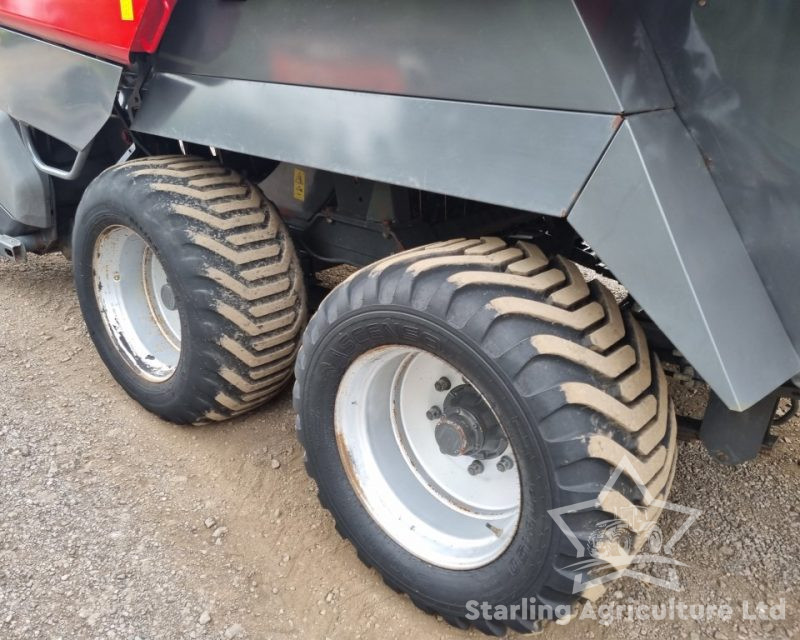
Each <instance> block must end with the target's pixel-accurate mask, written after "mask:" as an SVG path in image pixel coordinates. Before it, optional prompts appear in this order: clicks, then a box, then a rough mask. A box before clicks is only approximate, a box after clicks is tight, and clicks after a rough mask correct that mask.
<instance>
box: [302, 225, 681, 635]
mask: <svg viewBox="0 0 800 640" xmlns="http://www.w3.org/2000/svg"><path fill="white" fill-rule="evenodd" d="M387 344H406V345H410V346H416V347H420V348H426V349H428V350H431V351H434V352H435V353H436V354H437V355H439V356H440V357H442V358H443V359H445V360H447V361H449V362H450V363H451V364H452V365H453V366H455V367H456V368H457V369H459V370H460V371H461V372H462V373H463V374H464V375H465V376H466V377H467V378H469V379H470V380H471V381H472V382H473V383H474V384H475V385H476V386H477V387H478V388H479V390H480V391H481V393H482V394H483V395H484V396H485V397H486V398H487V400H488V401H489V403H490V404H491V405H492V407H493V408H495V410H496V412H497V414H498V418H499V419H500V422H501V424H503V425H504V427H505V430H506V432H507V435H508V437H509V439H510V441H511V444H512V446H513V447H514V451H515V454H516V458H517V461H518V468H519V471H520V474H521V483H522V496H523V498H522V511H521V516H520V524H519V528H518V530H517V533H516V535H515V538H514V539H513V541H512V542H511V544H510V546H509V547H508V548H507V549H506V551H505V552H504V553H503V554H502V555H500V556H499V557H498V558H497V559H495V560H494V561H492V562H491V563H490V564H488V565H485V566H483V567H480V568H478V569H471V570H467V571H454V570H448V569H444V568H440V567H436V566H433V565H431V564H428V563H425V562H423V561H422V560H420V559H418V558H417V557H415V556H413V555H412V554H410V553H409V552H407V551H406V550H405V549H404V548H402V547H400V546H399V545H398V544H396V543H395V542H394V541H393V540H392V539H391V538H390V537H389V536H388V535H387V534H386V533H385V532H384V530H383V529H382V528H381V527H380V526H378V524H377V523H376V522H375V521H374V520H373V519H372V518H371V516H370V515H369V513H368V512H367V510H366V509H365V508H364V506H363V504H362V502H361V500H360V499H359V497H358V494H357V492H355V491H354V490H353V487H352V486H351V483H350V481H349V480H348V477H347V475H346V473H345V470H344V466H343V464H342V459H341V457H340V453H339V449H338V446H337V442H336V438H335V432H334V424H333V409H334V399H335V397H336V392H337V389H338V384H339V381H340V380H341V379H342V377H343V375H344V373H345V371H346V370H347V368H348V366H349V365H350V363H351V362H352V361H353V360H354V359H355V358H356V357H357V356H359V355H361V354H362V353H365V352H366V351H368V350H370V349H373V348H376V347H380V346H383V345H387ZM295 378H296V382H295V387H294V389H295V391H294V398H295V407H296V410H297V413H298V423H297V428H298V434H299V438H300V441H301V442H302V444H303V446H304V448H305V451H306V467H307V470H308V473H309V474H310V475H311V476H312V477H313V478H314V479H315V480H316V483H317V486H318V494H319V499H320V501H321V503H322V505H323V506H324V507H325V508H327V509H328V510H329V511H330V512H331V513H332V514H333V517H334V519H335V521H336V526H337V529H338V531H339V532H340V534H341V535H342V536H343V537H345V538H348V539H349V540H350V541H351V542H352V543H353V544H354V545H355V547H356V549H357V551H358V554H359V557H360V558H361V559H362V560H363V561H364V562H365V563H366V564H367V565H369V566H372V567H374V568H375V569H377V571H379V572H380V573H381V574H382V576H383V578H384V580H385V582H386V583H387V584H388V585H389V586H390V587H392V588H393V589H395V590H397V591H400V592H404V593H407V594H408V595H409V596H410V597H411V599H412V600H413V601H414V603H415V604H416V605H417V606H419V607H420V608H421V609H423V610H424V611H426V612H429V613H431V612H434V613H438V614H440V615H441V616H442V617H443V618H444V619H445V620H447V621H448V622H450V623H451V624H453V625H456V626H458V627H461V628H466V627H467V626H469V624H470V620H468V619H467V613H468V610H467V609H466V607H465V605H466V603H467V602H468V601H469V600H477V601H478V602H483V601H487V602H490V603H492V604H493V605H498V604H504V605H506V606H508V605H511V604H516V603H519V602H520V601H521V600H522V599H524V598H530V597H535V598H536V599H537V600H536V602H538V603H540V604H544V605H548V604H549V605H551V606H553V607H555V606H556V605H568V606H570V614H571V615H575V613H576V612H577V608H576V607H574V606H573V605H575V604H579V603H580V601H582V600H586V599H594V598H596V597H597V596H599V595H600V593H602V591H603V587H598V588H593V589H591V590H587V591H584V592H582V593H577V594H574V593H573V579H574V577H575V575H577V570H576V569H574V568H571V567H570V565H574V564H575V563H576V561H577V560H578V554H577V551H576V550H575V548H574V546H573V545H572V544H571V543H570V542H569V540H568V538H567V536H566V535H564V534H563V533H562V532H561V530H560V529H559V528H558V527H557V526H556V524H555V521H554V520H553V519H552V518H551V517H550V516H549V515H548V513H547V512H548V510H549V509H554V508H557V507H561V506H567V505H572V504H575V503H578V502H584V501H586V500H595V499H598V498H599V496H600V493H601V490H602V489H603V487H604V485H605V484H606V482H607V481H608V480H609V478H610V477H611V476H612V472H613V471H614V469H615V467H616V465H617V464H618V463H619V462H620V460H622V459H623V458H624V459H626V460H627V461H628V462H630V463H631V464H632V465H633V468H635V469H636V471H637V473H640V474H641V478H642V480H643V481H644V482H645V483H646V485H647V488H648V490H649V492H650V494H651V495H649V496H648V495H647V492H644V491H642V490H641V487H637V485H636V484H635V483H634V482H632V481H631V477H629V476H628V475H627V473H623V474H622V476H621V477H620V480H619V481H618V482H617V483H616V485H614V491H611V492H610V493H608V494H607V495H606V496H605V497H604V501H603V503H602V506H601V507H598V508H595V509H589V510H585V511H581V512H580V513H577V514H572V515H566V516H564V518H565V520H566V521H567V522H568V524H569V526H570V528H571V529H572V531H573V532H574V533H575V534H576V535H577V536H578V539H579V540H581V541H582V543H583V544H584V545H589V544H590V539H591V536H592V533H593V531H595V528H596V527H602V523H603V522H607V521H608V520H609V518H613V517H614V515H615V513H617V514H618V513H619V511H618V510H617V509H616V508H618V507H621V506H622V507H625V506H629V507H631V508H632V509H633V511H632V512H630V517H636V514H638V515H640V517H646V518H648V519H649V520H650V521H652V520H654V518H655V517H657V514H658V512H659V508H658V504H657V503H656V504H653V502H652V501H653V500H655V499H665V498H666V496H667V494H668V491H669V488H670V485H671V482H672V476H673V473H674V468H675V456H676V431H677V428H676V422H675V416H674V410H673V408H672V405H671V401H670V399H669V397H668V394H667V384H666V380H665V377H664V373H663V371H662V369H661V367H660V364H659V362H658V360H657V359H656V357H655V356H654V355H652V354H651V353H650V351H649V349H648V347H647V345H646V342H645V338H644V334H643V332H642V330H641V328H640V327H639V326H638V325H637V323H636V322H635V321H634V320H633V318H631V317H630V316H628V315H626V316H625V317H623V316H622V314H621V312H620V310H619V307H618V306H617V304H616V302H615V300H614V298H613V296H612V295H611V293H610V292H609V291H608V290H607V289H605V288H604V287H603V286H602V284H600V283H599V282H596V281H595V282H592V283H590V284H589V285H587V283H586V282H585V281H584V279H583V277H582V275H581V273H580V271H579V270H578V269H577V267H576V266H575V265H574V264H573V263H571V262H569V261H568V260H565V259H562V258H560V257H556V258H554V259H552V260H548V258H546V257H545V256H544V254H543V253H542V252H541V251H540V250H539V249H538V248H537V247H535V246H533V245H530V244H527V243H523V242H520V243H517V244H516V246H514V247H509V246H507V245H506V244H505V243H504V242H503V241H502V240H500V239H498V238H484V239H480V240H452V241H447V242H441V243H437V244H433V245H430V246H427V247H422V248H419V249H415V250H411V251H408V252H405V253H402V254H399V255H396V256H393V257H390V258H387V259H384V260H382V261H380V262H378V263H376V264H374V265H371V266H369V267H366V268H364V269H362V270H361V271H359V272H358V273H356V274H354V275H353V276H351V277H350V278H349V279H348V280H346V281H345V282H344V283H342V284H341V285H339V287H337V288H336V289H335V290H334V291H333V292H332V293H331V294H330V295H329V296H328V297H327V298H326V299H325V301H324V302H323V304H322V306H321V307H320V309H319V310H318V311H317V313H316V314H315V315H314V317H313V318H312V319H311V321H310V323H309V326H308V328H307V330H306V332H305V336H304V338H303V346H302V348H301V351H300V354H299V356H298V359H297V364H296V369H295ZM421 411H423V412H424V407H421ZM612 507H613V509H612ZM606 509H607V510H608V511H606ZM612 511H614V512H615V513H611V512H612ZM633 512H636V514H634V513H633ZM630 523H631V527H632V529H636V531H634V532H632V533H636V532H639V529H637V527H636V525H635V524H634V523H633V520H631V521H630ZM645 540H646V538H645V537H644V536H643V535H638V536H637V535H634V546H636V545H638V546H639V547H640V546H641V545H642V544H643V543H644V542H645ZM603 549H604V551H603V553H600V554H599V555H600V558H601V560H602V563H603V564H602V566H601V570H607V571H612V567H613V566H616V568H617V569H619V568H620V566H621V562H622V564H624V562H625V560H624V558H625V556H623V555H622V554H619V553H616V552H617V551H619V549H614V548H610V547H608V545H606V546H605V547H603ZM472 624H474V625H475V626H476V627H477V628H479V629H480V630H482V631H484V632H485V633H489V634H494V635H501V634H503V633H505V631H506V627H508V628H511V629H514V630H516V631H520V632H528V631H532V630H535V629H537V628H538V627H539V622H538V621H536V620H533V619H530V620H519V619H517V620H513V621H507V622H498V621H496V620H485V619H483V618H478V619H477V620H475V621H473V622H472Z"/></svg>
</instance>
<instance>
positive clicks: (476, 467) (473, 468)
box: [467, 460, 483, 476]
mask: <svg viewBox="0 0 800 640" xmlns="http://www.w3.org/2000/svg"><path fill="white" fill-rule="evenodd" d="M467 471H468V472H469V475H471V476H477V475H478V474H479V473H483V463H482V462H481V461H480V460H475V461H473V463H472V464H471V465H469V466H468V467H467Z"/></svg>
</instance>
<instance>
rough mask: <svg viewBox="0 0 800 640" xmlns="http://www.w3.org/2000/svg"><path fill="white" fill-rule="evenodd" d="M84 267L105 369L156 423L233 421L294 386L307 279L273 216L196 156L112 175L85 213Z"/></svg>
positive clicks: (85, 295) (228, 175) (259, 198)
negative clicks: (294, 366) (160, 421)
mask: <svg viewBox="0 0 800 640" xmlns="http://www.w3.org/2000/svg"><path fill="white" fill-rule="evenodd" d="M131 252H133V253H131ZM140 254H141V256H144V257H141V256H140ZM73 257H74V264H75V285H76V288H77V292H78V299H79V301H80V305H81V310H82V312H83V316H84V319H85V321H86V325H87V327H88V329H89V333H90V335H91V337H92V340H93V341H94V343H95V346H96V347H97V350H98V353H99V354H100V357H101V358H102V359H103V361H104V362H105V364H106V366H107V367H108V368H109V370H110V371H111V373H112V375H113V376H114V378H115V379H116V380H117V381H118V382H119V383H120V384H121V385H122V387H123V388H124V389H125V391H127V392H128V393H129V394H130V395H131V396H132V397H133V398H135V399H136V400H137V401H139V402H140V403H141V404H142V405H143V406H144V407H145V408H147V409H148V410H150V411H152V412H153V413H155V414H157V415H159V416H161V417H162V418H164V419H166V420H170V421H172V422H176V423H180V424H188V423H202V422H208V421H218V420H224V419H226V418H230V417H232V416H235V415H239V414H240V413H243V412H246V411H249V410H250V409H253V408H255V407H257V406H259V405H261V404H263V403H264V402H267V401H268V400H270V399H271V398H273V397H274V396H275V395H277V394H278V393H279V392H280V391H281V390H282V389H283V388H285V386H286V385H287V383H288V382H289V381H290V379H291V375H292V366H293V363H294V358H295V354H296V351H297V348H298V344H299V339H300V332H301V331H302V329H303V326H304V324H305V320H306V300H305V291H304V286H303V277H302V273H301V270H300V267H299V263H298V259H297V256H296V254H295V250H294V247H293V245H292V242H291V239H290V238H289V234H288V232H287V230H286V228H285V226H284V224H283V222H282V221H281V220H280V217H279V215H278V213H277V211H276V209H275V208H274V206H272V205H271V204H270V203H269V202H268V201H267V200H266V198H265V197H264V195H263V194H262V193H261V191H260V190H259V189H258V187H256V186H254V185H252V184H250V183H249V182H247V181H246V180H244V179H243V178H242V177H241V176H239V175H238V174H237V173H235V172H233V171H230V170H229V169H226V168H224V167H221V166H220V165H219V164H218V163H216V162H214V161H210V160H205V159H202V158H194V157H186V156H164V157H151V158H145V159H141V160H134V161H131V162H128V163H125V164H122V165H119V166H116V167H112V168H111V169H108V170H107V171H105V172H104V173H102V174H101V175H100V176H98V177H97V178H96V179H95V180H94V182H92V184H91V185H90V186H89V187H88V189H87V190H86V192H85V194H84V196H83V199H82V201H81V203H80V206H79V208H78V212H77V215H76V220H75V227H74V230H73ZM152 265H156V266H155V267H153V266H152ZM159 268H160V270H159ZM142 273H144V276H142ZM151 273H155V274H156V275H155V276H153V275H151ZM164 279H166V282H165V280H164ZM148 283H150V285H152V286H148ZM153 283H155V284H153ZM142 290H143V291H144V294H143V293H142ZM159 309H160V310H161V313H158V310H159ZM148 311H149V312H150V313H149V314H148ZM178 317H179V318H178ZM164 318H166V320H163V319H164ZM162 320H163V321H162ZM166 325H171V326H170V327H167V329H165V326H166ZM159 332H160V333H161V334H163V336H162V335H161V334H160V333H159ZM162 338H163V339H162ZM170 344H171V345H172V346H173V347H175V348H176V349H177V352H175V353H172V352H171V351H170V348H169V345H170ZM153 363H155V364H153Z"/></svg>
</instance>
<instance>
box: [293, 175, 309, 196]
mask: <svg viewBox="0 0 800 640" xmlns="http://www.w3.org/2000/svg"><path fill="white" fill-rule="evenodd" d="M292 195H294V199H295V200H300V202H303V201H305V199H306V172H305V171H303V170H302V169H297V168H295V170H294V190H293V194H292Z"/></svg>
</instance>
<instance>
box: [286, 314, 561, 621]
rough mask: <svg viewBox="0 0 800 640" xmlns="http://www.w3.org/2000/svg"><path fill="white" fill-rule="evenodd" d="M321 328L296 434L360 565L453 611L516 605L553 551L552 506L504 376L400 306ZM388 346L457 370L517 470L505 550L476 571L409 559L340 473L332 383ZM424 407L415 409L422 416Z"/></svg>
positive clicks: (538, 581)
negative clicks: (518, 503) (418, 351)
mask: <svg viewBox="0 0 800 640" xmlns="http://www.w3.org/2000/svg"><path fill="white" fill-rule="evenodd" d="M317 315H318V316H322V315H323V314H322V312H321V311H320V312H318V314H317ZM313 322H314V320H312V323H313ZM322 333H324V336H325V337H324V338H323V339H322V340H321V341H320V343H319V344H317V345H315V346H314V348H313V354H312V356H311V358H310V361H309V362H308V365H307V367H305V371H306V374H305V376H304V378H303V380H302V385H303V387H302V389H301V390H300V391H301V394H302V395H305V396H306V397H310V396H313V398H314V400H313V403H309V402H304V403H303V405H302V407H301V415H300V423H301V425H302V424H313V425H314V428H313V429H309V430H308V434H304V438H305V441H304V445H305V449H306V452H307V455H308V457H309V462H310V464H311V465H312V466H313V467H314V469H315V475H316V476H317V477H318V478H319V479H321V480H322V482H320V486H319V491H320V493H321V494H322V497H323V501H324V503H325V505H326V506H327V507H328V508H329V509H331V511H333V512H334V515H335V517H336V520H337V522H338V523H339V526H340V527H343V528H345V529H346V531H344V532H343V533H344V535H346V537H348V538H350V539H351V540H352V541H353V542H354V543H355V544H356V546H357V548H359V550H360V552H361V553H362V554H363V555H364V556H366V558H365V559H366V561H367V562H368V564H370V565H375V566H378V567H379V568H380V570H381V572H382V573H383V574H384V575H385V576H386V577H387V578H389V580H391V581H392V582H393V583H395V584H394V585H393V586H396V587H397V588H400V589H401V590H403V591H405V592H407V593H410V594H413V595H414V596H415V598H421V599H423V600H424V601H425V602H426V603H428V604H429V605H431V606H435V607H436V609H437V610H440V611H449V612H451V613H453V614H455V615H459V616H463V615H464V613H465V606H466V603H467V602H468V601H469V600H476V599H477V600H478V601H487V602H491V603H494V604H497V603H516V602H519V601H520V600H522V599H525V598H529V597H531V596H533V595H534V594H536V593H538V592H539V587H540V586H541V585H542V584H543V583H544V582H545V580H546V579H547V577H548V576H547V574H548V572H549V571H550V570H551V568H552V565H553V556H554V553H555V551H554V546H555V545H554V541H555V536H554V535H553V526H554V523H553V521H552V519H551V518H550V517H549V515H548V513H547V510H548V509H550V508H551V507H552V504H553V496H552V487H551V480H550V478H551V477H552V474H551V472H550V464H551V463H550V461H549V460H548V458H547V455H546V449H545V447H544V446H543V443H542V441H541V437H540V435H539V434H538V432H537V430H536V429H535V426H534V424H535V423H534V420H533V416H532V415H531V414H530V412H528V411H527V409H526V407H525V405H524V403H523V402H521V401H520V399H519V398H518V396H517V394H516V393H515V391H514V389H513V384H512V382H511V381H510V380H509V379H508V377H507V376H506V375H505V374H504V373H503V372H502V371H501V370H500V369H499V367H497V366H496V365H495V363H494V362H493V361H492V360H491V359H490V358H488V357H486V355H484V354H483V353H482V351H481V349H480V347H479V346H478V345H477V344H474V343H471V342H470V341H469V340H468V339H467V338H465V336H463V335H459V334H458V333H457V332H456V331H455V330H454V329H453V328H452V327H450V326H449V325H447V324H446V323H444V322H442V321H441V320H439V319H438V318H435V317H433V316H428V315H426V314H422V313H417V312H415V313H414V314H413V315H412V314H410V313H408V311H407V310H404V309H403V308H399V307H393V306H371V307H369V309H368V310H366V311H362V312H356V313H351V314H349V315H347V316H344V317H342V318H341V319H339V320H338V321H337V322H336V323H335V324H334V325H333V326H328V327H325V329H324V331H323V332H322ZM388 344H401V345H407V346H413V347H417V348H422V349H424V350H426V351H429V352H431V353H433V354H434V355H436V356H437V357H440V358H442V359H443V360H445V361H447V362H448V363H449V364H451V365H452V366H454V367H455V368H456V369H458V370H459V371H460V372H461V373H462V374H463V375H465V376H466V377H467V378H468V379H469V380H470V381H471V382H472V383H473V384H474V385H475V386H476V387H477V388H478V390H479V391H480V393H482V394H483V395H484V397H485V398H486V399H487V401H488V402H489V404H490V405H491V406H492V408H493V409H494V411H495V413H496V414H497V417H498V419H499V420H500V423H501V424H502V425H503V426H504V428H505V430H506V433H507V435H508V437H509V440H510V442H511V445H512V447H513V449H514V452H515V457H516V459H517V461H518V465H517V466H518V469H519V473H520V486H521V490H522V507H521V514H520V520H519V524H518V529H517V532H516V535H515V536H514V538H513V540H512V541H511V543H510V545H509V546H508V547H507V549H506V550H505V551H504V552H503V553H502V554H501V555H500V556H499V557H498V558H496V559H495V560H493V561H492V562H490V563H489V564H487V565H485V566H483V567H480V568H477V569H470V570H462V571H457V570H450V569H444V568H441V567H437V566H434V565H431V564H429V563H427V562H425V561H423V560H420V559H419V558H417V557H416V556H414V555H412V554H411V553H409V552H408V551H406V550H405V549H404V548H403V547H401V546H400V545H399V544H397V543H396V542H394V540H393V539H392V538H390V537H389V536H388V535H387V534H386V533H385V532H384V530H383V529H382V528H381V527H380V526H379V525H378V524H377V523H376V522H375V521H374V520H373V518H372V517H371V515H370V514H369V513H368V511H367V510H366V508H365V507H364V505H363V504H362V502H361V500H360V499H359V498H358V496H357V494H356V493H355V491H354V490H353V488H352V486H351V484H350V481H349V479H348V477H347V474H346V471H345V468H344V466H343V463H342V459H341V456H340V453H339V448H338V444H337V442H336V436H335V428H334V410H335V401H336V394H337V391H338V387H339V383H340V382H341V380H342V378H343V376H344V373H345V372H346V370H347V368H348V367H349V366H350V364H352V362H353V361H354V360H355V359H356V358H357V357H358V356H360V355H362V354H364V353H366V352H367V351H370V350H371V349H374V348H377V347H381V346H385V345H388ZM424 409H425V408H424V407H420V410H421V411H422V412H423V413H424ZM420 584H425V585H427V589H426V593H425V594H421V593H419V591H418V590H417V588H416V587H415V586H414V585H420ZM432 594H436V596H435V601H434V600H433V598H434V596H433V595H432Z"/></svg>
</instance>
